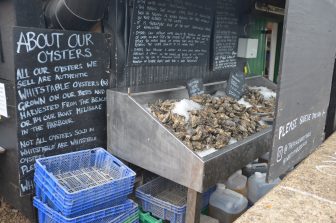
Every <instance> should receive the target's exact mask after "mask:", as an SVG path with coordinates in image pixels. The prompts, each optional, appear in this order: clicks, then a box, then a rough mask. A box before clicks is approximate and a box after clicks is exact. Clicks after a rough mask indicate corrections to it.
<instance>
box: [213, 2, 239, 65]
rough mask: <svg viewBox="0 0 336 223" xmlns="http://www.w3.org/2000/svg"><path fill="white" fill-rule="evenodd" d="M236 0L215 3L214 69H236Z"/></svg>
mask: <svg viewBox="0 0 336 223" xmlns="http://www.w3.org/2000/svg"><path fill="white" fill-rule="evenodd" d="M236 4H237V3H236V0H225V1H217V12H216V29H215V49H214V51H215V56H214V69H215V70H220V69H226V68H235V67H237V44H238V28H237V27H238V15H237V13H236Z"/></svg>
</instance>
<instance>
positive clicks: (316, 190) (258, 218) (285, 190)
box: [237, 133, 336, 223]
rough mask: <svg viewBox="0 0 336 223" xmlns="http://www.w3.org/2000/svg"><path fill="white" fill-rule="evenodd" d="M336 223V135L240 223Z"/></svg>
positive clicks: (263, 199)
mask: <svg viewBox="0 0 336 223" xmlns="http://www.w3.org/2000/svg"><path fill="white" fill-rule="evenodd" d="M273 222H276V223H306V222H309V223H310V222H312V223H313V222H314V223H315V222H318V223H336V133H335V134H334V135H333V136H332V137H330V138H329V139H328V140H327V141H326V142H325V143H323V144H322V145H321V146H320V148H319V149H318V150H317V151H316V152H314V153H313V154H312V155H310V156H309V157H308V158H307V159H306V160H304V161H303V162H302V163H301V164H300V165H299V166H298V167H297V168H296V169H295V170H293V171H292V172H291V173H290V174H289V175H288V176H287V177H286V178H285V179H284V180H283V181H282V182H281V183H280V184H279V185H278V186H277V187H275V188H274V189H273V190H272V191H271V192H270V193H269V194H267V195H266V196H265V197H263V198H262V199H261V200H260V201H259V202H257V203H256V205H254V206H253V207H252V208H251V209H249V210H248V211H247V212H246V213H245V214H244V215H243V216H242V217H241V218H239V219H238V220H237V223H273Z"/></svg>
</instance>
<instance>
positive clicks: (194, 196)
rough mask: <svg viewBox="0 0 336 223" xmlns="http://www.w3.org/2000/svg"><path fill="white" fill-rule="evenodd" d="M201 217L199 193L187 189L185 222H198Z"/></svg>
mask: <svg viewBox="0 0 336 223" xmlns="http://www.w3.org/2000/svg"><path fill="white" fill-rule="evenodd" d="M200 217H201V193H198V192H197V191H195V190H193V189H190V188H189V189H188V197H187V213H186V223H199V222H200Z"/></svg>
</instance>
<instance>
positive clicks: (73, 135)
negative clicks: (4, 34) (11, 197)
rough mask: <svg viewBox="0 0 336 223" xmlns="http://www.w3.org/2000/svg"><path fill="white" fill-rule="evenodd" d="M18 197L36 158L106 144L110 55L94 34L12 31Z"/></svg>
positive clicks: (27, 187)
mask: <svg viewBox="0 0 336 223" xmlns="http://www.w3.org/2000/svg"><path fill="white" fill-rule="evenodd" d="M14 42H15V46H14V47H15V74H16V83H15V84H16V100H17V120H18V121H17V125H18V148H19V149H18V150H19V159H18V160H19V177H20V191H21V195H25V194H29V193H31V192H32V189H33V173H34V163H35V160H36V159H38V158H40V157H43V156H49V155H54V154H59V153H64V152H70V151H75V150H80V149H88V148H94V147H98V146H105V144H106V133H105V131H106V119H105V117H106V115H105V114H106V111H105V107H106V92H105V90H106V89H107V88H108V86H109V80H108V75H107V72H106V68H107V63H106V60H108V58H109V56H108V53H107V50H106V43H105V37H104V35H102V34H98V33H81V32H62V31H54V30H48V31H46V30H39V29H35V28H29V29H28V28H20V27H16V28H15V29H14Z"/></svg>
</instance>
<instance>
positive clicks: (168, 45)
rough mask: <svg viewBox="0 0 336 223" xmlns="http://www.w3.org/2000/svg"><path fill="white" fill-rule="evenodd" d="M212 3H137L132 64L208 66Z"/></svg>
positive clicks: (148, 0) (145, 0)
mask: <svg viewBox="0 0 336 223" xmlns="http://www.w3.org/2000/svg"><path fill="white" fill-rule="evenodd" d="M212 2H213V1H208V2H206V1H203V0H183V1H182V0H160V1H157V0H135V1H134V13H133V21H132V28H131V37H130V48H129V59H128V62H129V64H130V65H158V64H160V65H172V64H178V63H181V64H183V65H188V64H189V65H190V64H199V63H204V64H206V63H208V56H209V54H208V53H209V48H210V37H211V28H212V20H213V19H212V18H213V4H212Z"/></svg>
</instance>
